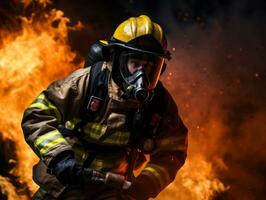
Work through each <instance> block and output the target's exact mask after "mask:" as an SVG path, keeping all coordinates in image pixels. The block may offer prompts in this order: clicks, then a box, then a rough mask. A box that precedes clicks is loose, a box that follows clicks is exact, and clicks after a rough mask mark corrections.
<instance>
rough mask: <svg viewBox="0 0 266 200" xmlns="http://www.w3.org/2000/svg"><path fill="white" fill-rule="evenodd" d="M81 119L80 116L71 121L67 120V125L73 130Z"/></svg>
mask: <svg viewBox="0 0 266 200" xmlns="http://www.w3.org/2000/svg"><path fill="white" fill-rule="evenodd" d="M80 121H81V119H80V118H74V119H72V120H70V121H67V122H66V123H65V127H66V128H67V129H69V130H73V129H74V128H75V126H76V125H77V123H79V122H80Z"/></svg>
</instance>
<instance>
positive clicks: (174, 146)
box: [157, 136, 187, 151]
mask: <svg viewBox="0 0 266 200" xmlns="http://www.w3.org/2000/svg"><path fill="white" fill-rule="evenodd" d="M184 140H185V137H183V136H182V137H176V136H175V137H169V138H163V139H160V140H159V141H158V143H157V147H158V149H160V150H176V151H185V150H186V149H187V142H184Z"/></svg>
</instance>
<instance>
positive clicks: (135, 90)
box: [123, 70, 149, 102]
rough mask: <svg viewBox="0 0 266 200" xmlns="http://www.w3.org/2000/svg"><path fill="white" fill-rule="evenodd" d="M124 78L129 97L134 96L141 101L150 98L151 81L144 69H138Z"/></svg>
mask: <svg viewBox="0 0 266 200" xmlns="http://www.w3.org/2000/svg"><path fill="white" fill-rule="evenodd" d="M123 78H124V80H125V85H124V88H125V90H126V93H128V94H126V96H127V97H129V98H130V97H133V98H134V99H136V100H138V101H140V102H145V101H146V100H147V99H148V98H149V90H148V85H149V81H148V78H147V76H146V74H145V73H144V71H143V70H138V71H136V72H135V73H134V74H132V75H131V76H129V77H123Z"/></svg>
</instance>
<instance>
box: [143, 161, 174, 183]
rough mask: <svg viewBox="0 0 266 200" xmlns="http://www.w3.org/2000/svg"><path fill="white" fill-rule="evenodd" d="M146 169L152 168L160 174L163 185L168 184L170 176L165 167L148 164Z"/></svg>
mask: <svg viewBox="0 0 266 200" xmlns="http://www.w3.org/2000/svg"><path fill="white" fill-rule="evenodd" d="M147 167H150V168H153V169H154V170H156V171H157V172H158V173H159V174H160V177H161V179H162V180H164V185H168V184H169V183H170V174H169V172H168V171H167V169H165V167H162V166H160V165H156V164H148V166H147Z"/></svg>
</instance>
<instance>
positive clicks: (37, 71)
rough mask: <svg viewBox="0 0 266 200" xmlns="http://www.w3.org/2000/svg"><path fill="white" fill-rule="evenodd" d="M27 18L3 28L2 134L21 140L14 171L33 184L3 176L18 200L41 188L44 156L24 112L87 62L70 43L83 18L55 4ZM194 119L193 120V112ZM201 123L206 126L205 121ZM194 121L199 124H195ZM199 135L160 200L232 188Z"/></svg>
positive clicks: (200, 197)
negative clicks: (30, 140)
mask: <svg viewBox="0 0 266 200" xmlns="http://www.w3.org/2000/svg"><path fill="white" fill-rule="evenodd" d="M23 2H24V3H25V7H26V6H28V5H29V4H30V1H28V0H24V1H23ZM40 3H42V5H43V6H44V7H45V6H46V4H49V3H51V1H49V0H42V1H40ZM21 21H22V28H21V31H20V32H17V31H16V32H15V31H14V32H13V31H11V32H10V31H9V32H6V30H0V36H2V37H1V38H0V96H1V99H0V105H1V109H0V136H1V137H2V139H3V141H5V140H12V141H14V142H15V144H16V149H15V154H16V160H15V161H12V160H10V162H15V168H14V169H12V170H11V171H10V172H9V173H10V174H11V175H13V176H15V177H19V182H20V183H21V184H25V185H26V188H28V189H26V192H25V190H24V192H22V193H21V192H20V193H18V191H17V188H16V187H15V186H14V185H13V184H12V181H11V180H10V179H9V178H5V177H1V176H0V187H1V188H2V189H1V192H2V193H4V194H6V195H7V196H8V197H9V199H15V200H16V199H29V196H30V195H32V194H33V193H34V192H35V191H36V189H37V185H35V184H34V183H33V181H32V166H33V165H34V164H35V163H36V162H37V160H38V158H37V157H36V155H35V154H34V153H33V151H32V150H31V149H30V148H29V147H28V146H27V144H26V143H25V141H24V138H23V133H22V131H21V128H20V123H21V118H22V113H23V111H24V109H25V108H26V107H27V106H28V105H29V104H30V102H31V101H32V100H33V99H34V98H35V97H36V95H37V94H38V93H39V92H40V91H42V90H43V89H45V88H46V87H47V86H48V84H49V83H51V82H52V81H54V80H56V79H60V78H62V77H64V76H66V75H67V74H69V72H70V71H73V70H74V69H76V68H77V67H80V66H81V62H78V63H74V60H75V58H76V57H77V54H76V53H75V52H73V51H71V48H70V46H69V44H68V31H69V30H70V29H71V30H77V29H80V28H82V24H81V23H78V25H77V26H75V27H69V26H68V23H69V21H70V20H69V19H68V18H66V17H64V14H63V12H62V11H59V10H54V9H53V10H50V11H46V12H45V13H42V14H41V16H35V15H32V17H31V18H26V17H21ZM172 74H173V73H172V72H171V74H170V76H171V80H172V79H173V76H172ZM169 81H170V80H169ZM184 102H185V101H184ZM189 118H190V119H191V120H192V121H193V116H189ZM196 123H198V122H196ZM198 124H200V125H201V123H200V122H199V123H198ZM190 125H191V126H193V123H189V125H188V126H189V127H190ZM197 127H198V129H200V128H199V126H198V125H197ZM200 127H201V126H200ZM198 131H199V130H198ZM197 139H199V141H202V140H201V139H200V138H193V137H190V139H189V141H190V149H189V154H188V159H187V162H186V164H185V166H184V167H183V168H182V169H181V171H180V172H179V173H178V176H177V178H176V180H175V181H174V183H172V184H171V185H170V186H169V187H168V188H167V189H166V190H165V191H164V192H162V193H161V194H160V195H159V197H157V198H156V199H158V200H160V199H169V200H171V199H180V200H205V199H211V198H212V197H213V196H214V195H215V193H217V192H221V191H225V190H226V189H228V187H226V186H224V185H223V183H222V182H221V181H220V180H219V179H218V178H217V173H216V170H215V165H216V164H217V163H215V162H213V161H210V159H208V156H204V155H206V151H204V150H202V151H199V150H198V148H199V147H200V146H201V144H200V142H196V140H197ZM212 144H215V141H214V142H212ZM196 152H198V153H196ZM27 191H28V193H27Z"/></svg>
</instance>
